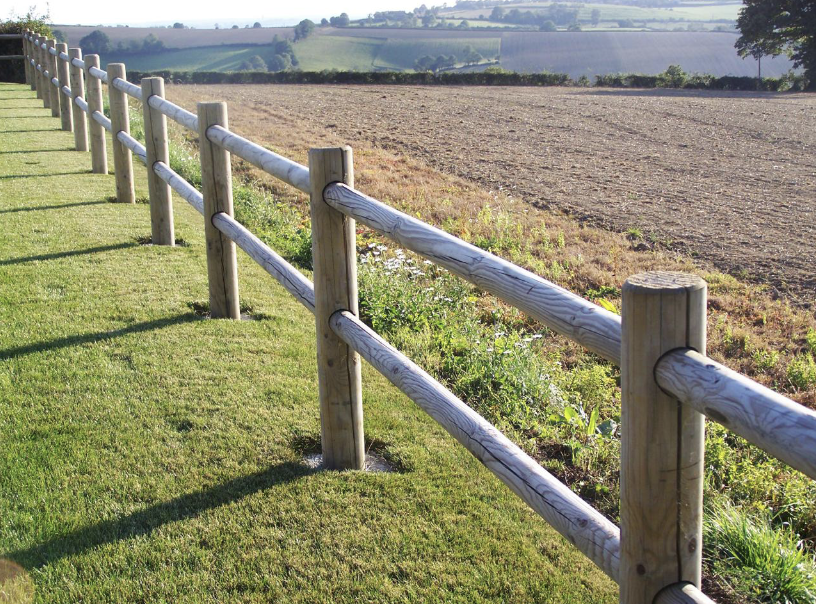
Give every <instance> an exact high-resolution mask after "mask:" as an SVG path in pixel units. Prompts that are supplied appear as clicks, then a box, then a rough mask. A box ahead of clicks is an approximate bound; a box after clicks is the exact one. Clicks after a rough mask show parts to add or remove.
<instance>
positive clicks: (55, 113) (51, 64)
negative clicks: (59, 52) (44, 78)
mask: <svg viewBox="0 0 816 604" xmlns="http://www.w3.org/2000/svg"><path fill="white" fill-rule="evenodd" d="M45 43H46V44H47V45H48V53H47V54H46V55H45V59H46V61H47V64H48V82H49V83H50V84H51V85H50V86H49V87H48V94H49V96H50V98H51V117H60V97H61V96H62V95H61V94H60V91H59V85H54V84H53V82H52V80H53V78H55V77H57V73H58V71H57V59H56V57H55V56H54V54H53V53H52V51H53V52H54V53H55V52H56V49H55V48H54V46H55V45H56V44H57V41H56V40H53V39H51V40H46V42H45ZM63 101H64V99H63Z"/></svg>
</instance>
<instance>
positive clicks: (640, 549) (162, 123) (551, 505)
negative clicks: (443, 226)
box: [24, 32, 816, 604]
mask: <svg viewBox="0 0 816 604" xmlns="http://www.w3.org/2000/svg"><path fill="white" fill-rule="evenodd" d="M24 46H25V56H26V59H27V60H26V63H25V64H26V78H27V81H28V82H29V83H30V85H31V87H32V89H35V90H36V91H37V96H38V97H39V98H41V99H42V100H43V104H44V105H45V106H46V107H50V108H51V111H52V115H54V116H55V117H59V118H60V119H61V123H62V128H63V129H64V130H73V132H74V140H75V145H76V148H77V149H78V150H87V149H88V148H90V153H91V162H92V168H93V172H96V173H107V170H108V167H107V153H106V147H105V145H106V137H105V133H104V131H105V130H107V131H108V132H110V134H111V137H112V142H113V146H114V150H113V151H114V153H113V157H114V172H115V177H116V196H117V199H118V201H120V202H127V203H134V201H135V199H134V192H133V167H132V156H133V155H135V156H136V157H137V158H138V159H139V160H140V161H141V162H142V163H143V164H145V166H146V167H147V175H148V184H149V193H150V215H151V224H152V238H153V243H154V244H159V245H170V246H172V245H174V231H173V212H172V202H171V194H170V191H171V189H172V190H173V191H175V192H176V193H177V194H178V195H179V196H180V197H181V198H182V199H184V200H186V201H187V202H188V203H190V205H192V206H193V207H194V208H195V209H196V210H197V211H198V212H199V213H201V214H202V215H203V216H204V232H205V239H206V244H207V245H206V249H207V270H208V277H209V300H210V313H211V316H212V317H215V318H230V319H238V318H239V306H238V274H237V268H236V246H237V247H240V248H241V249H242V250H244V251H245V252H246V253H247V254H248V255H249V256H250V257H251V258H252V259H253V260H255V261H256V262H257V263H258V264H260V265H261V266H262V267H263V268H264V269H265V270H266V271H267V272H268V273H269V274H270V275H271V276H272V277H273V278H274V279H275V280H277V281H278V282H279V283H280V284H281V285H282V286H283V287H284V288H285V289H286V290H287V291H288V292H289V293H290V294H292V295H293V296H294V297H295V298H296V299H297V300H298V301H300V302H301V303H302V304H303V305H304V306H305V307H306V308H307V309H308V310H309V311H310V312H312V313H313V314H314V315H315V320H316V336H317V358H318V377H319V397H320V416H321V435H322V450H323V461H324V466H325V467H326V468H333V469H362V468H363V467H364V464H365V451H364V446H363V444H364V441H363V407H362V385H361V380H360V357H362V358H364V359H366V360H367V361H368V362H369V363H370V364H371V365H372V366H373V367H374V368H376V369H377V370H378V371H379V372H380V373H382V374H383V375H384V376H385V377H386V378H388V379H389V380H390V381H391V382H392V383H393V384H394V385H395V386H396V387H397V388H399V389H400V390H401V391H402V392H404V393H405V394H406V395H407V396H408V397H409V398H410V399H412V400H413V401H414V402H415V403H417V404H418V405H419V406H420V407H421V408H422V409H424V410H425V411H426V412H427V413H428V414H429V415H430V416H431V417H432V418H433V419H435V420H436V421H437V422H439V423H440V424H441V425H442V426H443V427H444V428H445V429H446V430H447V431H448V432H449V433H450V434H451V435H452V436H453V437H454V438H455V439H456V440H458V441H459V442H460V443H461V444H462V445H463V446H464V447H465V448H466V449H467V450H468V451H470V452H471V453H472V454H473V455H474V456H476V458H477V459H479V461H481V462H482V463H483V464H484V465H485V466H486V467H487V468H488V469H489V470H490V471H491V472H492V473H493V474H494V475H496V477H498V478H499V480H501V481H502V482H503V483H504V484H505V485H507V486H508V487H509V488H510V489H511V490H512V491H513V492H514V493H516V494H517V495H518V496H519V497H520V498H521V499H523V500H524V501H525V502H526V503H527V504H528V505H529V506H530V507H531V508H532V509H533V510H535V511H536V512H537V513H538V514H539V515H540V516H541V517H542V518H543V519H544V520H545V521H546V522H548V523H549V524H550V525H551V526H553V527H554V528H555V529H556V530H557V531H558V532H559V533H561V534H562V535H563V536H564V537H566V538H567V539H568V540H569V541H570V542H571V543H573V544H574V545H575V546H576V547H577V548H578V549H579V550H581V552H583V553H584V554H585V555H586V556H587V557H589V558H590V559H591V560H592V561H593V562H594V563H595V564H596V565H597V566H599V567H600V568H601V569H602V570H603V571H604V572H605V573H606V574H607V575H608V576H609V577H610V578H611V579H613V580H614V581H616V582H617V583H618V584H619V586H620V602H622V603H625V604H647V603H648V604H652V603H653V602H654V603H659V604H667V603H682V602H685V603H691V602H698V603H699V602H711V600H710V599H709V598H708V597H707V596H705V595H704V594H702V593H701V592H700V590H699V586H700V575H701V564H702V549H703V548H702V520H703V478H704V416H707V417H708V418H709V419H711V420H713V421H715V422H718V423H720V424H722V425H724V426H726V427H727V428H729V429H730V430H732V431H733V432H735V433H736V434H738V435H740V436H742V437H744V438H746V439H747V440H749V441H750V442H752V443H753V444H755V445H757V446H758V447H760V448H762V449H764V450H765V451H767V452H768V453H770V454H771V455H773V456H775V457H777V458H778V459H780V460H782V461H783V462H785V463H787V464H789V465H790V466H791V467H793V468H795V469H797V470H799V471H801V472H803V473H804V474H806V475H807V476H809V477H810V478H813V479H816V413H814V412H813V411H811V410H809V409H807V408H805V407H803V406H802V405H799V404H797V403H795V402H794V401H792V400H790V399H788V398H786V397H784V396H781V395H779V394H777V393H775V392H773V391H771V390H769V389H767V388H765V387H763V386H761V385H759V384H757V383H755V382H753V381H751V380H749V379H748V378H746V377H743V376H741V375H739V374H737V373H735V372H733V371H731V370H729V369H728V368H726V367H724V366H723V365H720V364H719V363H716V362H715V361H713V360H711V359H709V358H707V357H706V356H705V346H706V284H705V282H704V281H703V280H702V279H701V278H699V277H697V276H693V275H687V274H683V273H657V272H655V273H645V274H641V275H636V276H634V277H631V278H629V279H628V280H627V281H626V283H625V284H624V286H623V311H622V317H621V316H618V315H615V314H613V313H611V312H608V311H607V310H605V309H603V308H601V307H599V306H596V305H595V304H592V303H591V302H589V301H587V300H584V299H583V298H581V297H579V296H577V295H575V294H573V293H571V292H569V291H567V290H565V289H563V288H561V287H558V286H557V285H555V284H553V283H550V282H549V281H546V280H545V279H542V278H541V277H539V276H537V275H535V274H533V273H531V272H529V271H527V270H524V269H522V268H520V267H518V266H516V265H514V264H512V263H510V262H507V261H505V260H503V259H501V258H499V257H497V256H494V255H492V254H490V253H488V252H485V251H483V250H481V249H479V248H477V247H475V246H473V245H470V244H468V243H466V242H464V241H462V240H460V239H458V238H456V237H454V236H452V235H449V234H447V233H445V232H443V231H442V230H440V229H437V228H435V227H433V226H430V225H428V224H426V223H424V222H422V221H420V220H418V219H416V218H413V217H411V216H408V215H406V214H404V213H402V212H399V211H397V210H395V209H393V208H391V207H389V206H387V205H385V204H384V203H381V202H379V201H377V200H376V199H372V198H371V197H369V196H367V195H365V194H364V193H361V192H360V191H358V190H356V189H355V188H354V170H353V165H352V151H351V149H350V148H348V147H346V148H333V149H312V150H311V151H310V152H309V165H308V167H307V166H303V165H300V164H298V163H295V162H293V161H291V160H289V159H287V158H285V157H282V156H280V155H278V154H275V153H273V152H271V151H269V150H267V149H265V148H263V147H261V146H260V145H257V144H255V143H253V142H251V141H249V140H247V139H246V138H243V137H241V136H239V135H237V134H235V133H234V132H231V131H230V130H229V124H228V119H227V106H226V104H225V103H199V104H198V107H197V114H194V113H191V112H189V111H187V110H185V109H183V108H181V107H179V106H177V105H175V104H173V103H171V102H170V101H168V100H167V99H165V98H164V81H163V80H162V79H161V78H145V79H143V80H142V81H141V85H140V86H137V85H135V84H132V83H130V82H128V81H127V80H126V76H125V66H124V65H122V64H111V65H108V67H107V70H106V71H103V70H102V69H100V68H99V57H98V56H96V55H89V56H86V57H85V58H84V59H83V58H82V53H81V51H80V50H79V49H77V48H72V49H68V48H66V46H65V44H55V43H54V41H53V40H44V39H42V38H41V37H38V36H36V35H34V34H33V33H31V32H26V33H25V35H24ZM102 83H105V84H107V85H108V89H107V90H108V95H109V102H110V118H108V117H106V116H105V115H104V113H103V109H102V107H103V97H102V86H101V85H102ZM128 97H130V98H132V99H136V100H138V101H140V102H141V106H142V110H143V112H144V128H145V144H144V145H142V144H141V143H139V142H138V141H137V140H136V139H134V138H133V137H132V136H131V135H130V133H129V126H128V124H129V119H128V111H129V103H128ZM88 118H89V119H88ZM167 118H169V119H171V120H173V121H175V122H177V123H179V124H181V125H182V126H183V127H185V128H187V129H189V130H192V131H194V132H197V133H198V136H199V142H200V158H201V173H202V191H200V192H199V191H198V190H197V189H196V188H195V187H193V186H192V185H191V184H190V183H188V182H186V181H185V180H184V179H183V178H182V177H181V176H179V175H178V174H177V173H176V172H174V171H173V170H172V168H171V167H170V165H169V159H168V140H167ZM88 130H90V137H89V136H88ZM230 154H234V155H237V156H239V157H241V158H243V159H245V160H246V161H248V162H250V163H251V164H254V165H255V166H257V167H258V168H260V169H261V170H263V171H264V172H266V173H268V174H270V175H272V176H274V177H276V178H278V179H280V180H282V181H283V182H285V183H288V184H289V185H291V186H293V187H295V188H296V189H299V190H300V191H303V192H305V193H307V194H309V195H310V196H311V197H310V198H311V222H312V245H313V259H314V273H313V276H314V283H312V282H311V281H309V280H308V279H307V278H306V277H305V276H304V275H303V274H302V273H300V272H299V271H298V270H297V269H296V268H295V267H293V266H291V265H290V264H288V263H287V262H286V261H284V260H283V259H282V258H281V257H280V256H279V255H278V254H276V253H275V252H274V251H273V250H272V249H270V248H269V247H268V246H267V245H266V244H264V243H263V242H262V241H261V240H260V239H259V238H258V237H256V236H255V235H254V234H253V233H251V232H250V231H249V230H248V229H247V228H246V227H244V226H243V225H241V224H240V223H239V222H238V221H236V220H235V218H234V217H233V201H232V176H231V167H230ZM355 221H359V222H361V223H363V224H365V225H367V226H368V227H370V228H372V229H373V230H375V231H377V232H378V233H381V234H382V235H384V236H386V237H388V238H390V239H392V240H394V241H395V242H397V243H399V244H400V245H401V246H403V247H405V248H408V249H411V250H413V251H415V252H417V253H418V254H421V255H422V256H424V257H425V258H427V259H428V260H430V261H432V262H434V263H436V264H438V265H440V266H443V267H444V268H446V269H447V270H449V271H450V272H452V273H454V274H456V275H458V276H460V277H462V278H464V279H466V280H467V281H469V282H471V283H473V284H475V285H476V286H478V287H479V288H481V289H483V290H485V291H487V292H490V293H491V294H493V295H495V296H497V297H498V298H500V299H501V300H503V301H505V302H507V303H508V304H511V305H513V306H515V307H517V308H519V309H520V310H522V311H524V312H525V313H527V314H528V315H530V316H531V317H533V318H534V319H536V320H538V321H540V322H541V323H543V324H544V325H546V326H547V327H549V328H550V329H552V330H554V331H556V332H558V333H560V334H562V335H565V336H567V337H569V338H571V339H573V340H575V341H576V342H578V343H579V344H581V345H583V346H584V347H585V348H587V349H588V350H590V351H592V352H594V353H596V354H598V355H600V356H601V357H603V358H605V359H608V360H609V361H611V362H614V363H617V364H619V365H620V367H621V384H622V386H621V388H622V397H621V398H622V401H621V405H622V410H621V415H622V437H621V438H622V444H621V477H620V482H621V502H620V516H621V526H620V528H619V527H617V526H615V525H614V524H613V523H612V522H610V521H609V520H608V519H607V518H605V517H604V516H603V515H602V514H601V513H599V512H598V511H597V510H595V509H594V508H593V507H591V506H590V505H589V504H588V503H586V502H585V501H583V500H582V499H581V498H580V497H578V496H577V495H576V494H575V493H573V492H572V491H571V490H570V489H569V488H568V487H567V486H565V485H564V484H562V483H561V482H559V481H558V480H557V479H556V478H555V477H554V476H552V475H551V474H550V473H548V472H547V471H546V470H545V469H544V468H542V467H541V465H540V464H539V463H537V462H536V461H535V460H534V459H532V458H531V457H529V456H528V455H527V454H525V453H524V452H523V451H522V450H521V449H520V448H519V447H518V446H516V445H515V444H513V443H512V442H511V441H510V440H509V439H508V438H506V437H505V436H504V435H503V434H502V433H501V432H499V431H498V430H497V429H496V428H495V427H494V426H492V425H491V424H490V423H488V422H487V421H486V420H485V419H484V418H482V417H481V416H480V415H478V414H477V413H476V412H475V411H473V409H471V408H470V407H468V406H467V405H466V404H465V403H463V402H462V401H461V400H459V399H458V398H457V397H456V396H455V395H454V394H453V393H451V392H450V391H449V390H448V389H447V388H445V387H444V386H443V385H442V384H440V383H439V382H438V381H436V380H435V379H434V378H433V377H431V376H430V375H428V374H427V373H426V372H425V371H423V370H422V369H421V368H420V367H418V366H417V365H416V364H414V363H413V362H412V361H411V360H409V359H408V358H406V357H405V356H404V355H403V354H402V353H400V352H399V351H397V350H396V349H395V348H394V347H392V346H391V345H389V344H388V343H387V342H386V341H385V340H383V339H382V338H381V337H380V336H379V335H378V334H377V333H375V332H374V331H373V330H372V329H370V328H369V327H368V326H367V325H365V324H364V323H363V322H362V321H360V319H359V318H358V311H357V259H356V257H357V250H356V245H355Z"/></svg>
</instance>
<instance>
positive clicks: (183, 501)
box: [3, 462, 315, 570]
mask: <svg viewBox="0 0 816 604" xmlns="http://www.w3.org/2000/svg"><path fill="white" fill-rule="evenodd" d="M313 472H315V470H312V469H310V468H308V467H307V466H305V465H302V464H299V463H294V462H285V463H281V464H278V465H274V466H272V467H270V468H267V469H266V470H263V471H260V472H256V473H254V474H250V475H248V476H241V477H239V478H234V479H232V480H230V481H228V482H224V483H222V484H219V485H216V486H214V487H211V488H209V489H204V490H201V491H196V492H194V493H188V494H187V495H182V496H180V497H177V498H175V499H171V500H170V501H166V502H164V503H159V504H156V505H152V506H150V507H148V508H145V509H144V510H140V511H138V512H134V513H132V514H129V515H127V516H123V517H122V518H117V519H116V520H105V521H103V522H99V523H97V524H94V525H92V526H89V527H86V528H83V529H79V530H77V531H74V532H72V533H68V534H67V535H62V536H60V537H54V538H53V539H51V540H49V541H46V542H45V543H41V544H39V545H34V546H32V547H29V548H28V549H22V550H16V551H12V552H7V553H5V554H4V555H3V557H5V558H8V559H11V560H13V561H15V562H17V563H18V564H20V565H22V566H24V567H25V568H27V569H29V570H31V569H35V568H40V567H42V566H45V565H46V564H50V563H52V562H56V561H58V560H61V559H62V558H65V557H68V556H74V555H81V554H84V553H86V552H88V551H90V550H92V549H95V548H97V547H100V546H104V545H107V544H109V543H114V542H116V541H121V540H124V539H131V538H133V537H140V536H142V535H149V534H150V533H152V532H153V531H154V530H155V529H157V528H159V527H161V526H163V525H165V524H169V523H171V522H178V521H180V520H186V519H188V518H195V517H197V516H199V515H200V514H202V513H203V512H206V511H207V510H211V509H213V508H217V507H221V506H223V505H226V504H229V503H232V502H235V501H239V500H241V499H243V498H244V497H247V496H248V495H253V494H255V493H258V492H260V491H264V490H266V489H269V488H272V487H274V486H277V485H280V484H285V483H288V482H293V481H295V480H298V479H299V478H302V477H304V476H307V475H309V474H311V473H313Z"/></svg>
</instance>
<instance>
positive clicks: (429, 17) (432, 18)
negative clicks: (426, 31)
mask: <svg viewBox="0 0 816 604" xmlns="http://www.w3.org/2000/svg"><path fill="white" fill-rule="evenodd" d="M422 25H423V27H433V26H434V25H436V15H435V14H433V13H425V14H424V15H422Z"/></svg>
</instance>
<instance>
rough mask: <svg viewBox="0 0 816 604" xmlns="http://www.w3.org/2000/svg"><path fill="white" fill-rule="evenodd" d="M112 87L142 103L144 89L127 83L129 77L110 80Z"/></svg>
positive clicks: (124, 76)
mask: <svg viewBox="0 0 816 604" xmlns="http://www.w3.org/2000/svg"><path fill="white" fill-rule="evenodd" d="M110 83H111V85H112V86H113V87H114V88H116V89H117V90H119V91H120V92H124V93H125V94H126V95H128V96H132V97H133V98H134V99H136V100H138V101H141V100H142V89H141V88H139V87H138V86H137V85H136V84H131V83H130V82H128V81H127V76H126V75H123V76H117V77H116V78H113V79H112V80H110Z"/></svg>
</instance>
